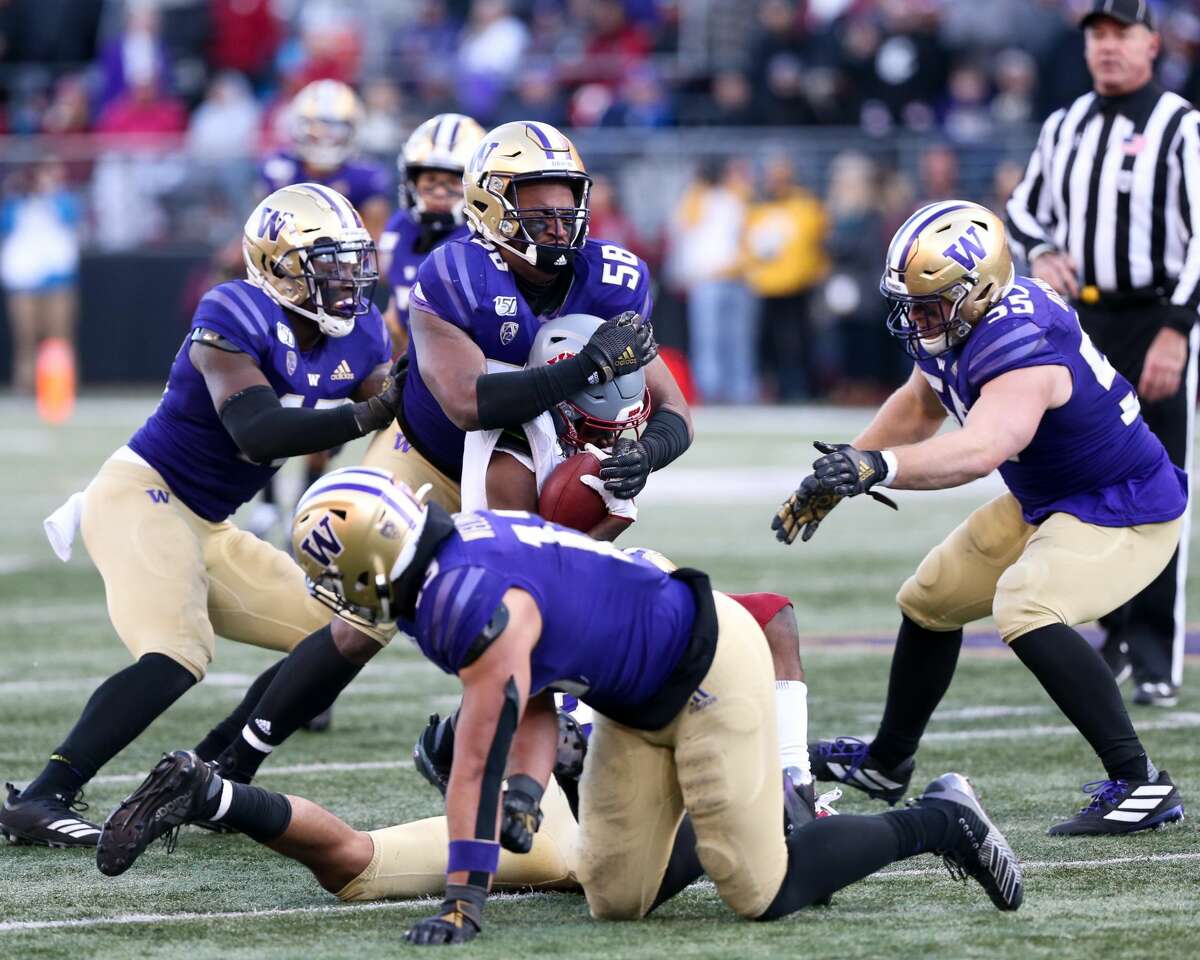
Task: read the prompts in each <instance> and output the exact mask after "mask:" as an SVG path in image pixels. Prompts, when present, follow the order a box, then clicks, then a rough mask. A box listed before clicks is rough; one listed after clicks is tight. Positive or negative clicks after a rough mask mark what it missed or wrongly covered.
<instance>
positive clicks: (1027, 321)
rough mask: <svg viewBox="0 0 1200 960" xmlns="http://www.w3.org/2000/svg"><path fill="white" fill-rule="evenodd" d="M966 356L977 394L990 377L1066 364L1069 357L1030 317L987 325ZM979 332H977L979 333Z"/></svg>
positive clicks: (973, 387) (1013, 318)
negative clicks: (1061, 351)
mask: <svg viewBox="0 0 1200 960" xmlns="http://www.w3.org/2000/svg"><path fill="white" fill-rule="evenodd" d="M985 332H986V336H984V337H981V338H980V340H979V342H977V343H975V344H973V345H972V350H971V354H970V356H969V357H967V358H966V364H967V382H968V383H969V384H970V386H971V391H972V393H973V394H974V395H975V396H979V391H980V390H982V389H983V386H984V384H986V383H987V382H988V381H989V380H994V379H995V378H996V377H998V376H1000V375H1001V374H1003V373H1008V372H1009V371H1010V370H1017V369H1019V368H1021V367H1044V366H1047V365H1059V366H1067V365H1068V364H1067V361H1066V358H1065V357H1063V355H1062V354H1061V353H1059V351H1058V350H1057V349H1056V348H1055V347H1054V346H1053V345H1052V344H1051V343H1050V341H1049V340H1048V339H1047V337H1046V331H1045V330H1044V329H1042V328H1041V327H1040V326H1038V325H1037V324H1036V323H1034V321H1033V320H1032V319H1031V318H1030V317H1028V316H1018V317H1009V318H1008V319H1006V320H1002V321H1000V322H998V323H992V324H988V325H987V326H986V327H984V329H983V330H980V331H979V333H985ZM976 335H977V334H976Z"/></svg>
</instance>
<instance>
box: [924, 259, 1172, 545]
mask: <svg viewBox="0 0 1200 960" xmlns="http://www.w3.org/2000/svg"><path fill="white" fill-rule="evenodd" d="M917 362H918V363H919V365H920V367H921V372H922V373H923V374H924V375H925V379H926V380H928V381H929V384H930V386H932V387H933V389H934V391H936V393H937V395H938V397H939V398H940V399H941V401H942V405H943V406H944V407H945V408H946V410H947V411H949V413H950V415H951V416H953V417H954V418H955V419H956V420H957V421H958V422H959V423H962V422H963V421H964V420H966V418H967V414H968V412H969V411H970V409H971V405H972V404H974V403H975V401H976V399H977V398H978V397H979V392H980V390H981V389H982V388H983V386H984V384H986V383H987V382H988V381H989V380H992V379H994V378H996V377H998V376H1000V375H1001V374H1003V373H1008V372H1009V371H1010V370H1018V369H1021V368H1023V367H1036V366H1047V365H1056V366H1062V367H1066V368H1067V370H1068V371H1069V372H1070V374H1071V379H1072V381H1073V388H1072V391H1071V399H1070V400H1068V401H1067V403H1065V404H1063V406H1061V407H1058V408H1057V409H1054V410H1047V411H1046V412H1045V414H1044V415H1043V416H1042V420H1041V423H1040V424H1039V425H1038V429H1037V432H1036V433H1035V434H1034V436H1033V439H1032V440H1031V441H1030V442H1029V446H1027V447H1026V448H1025V449H1024V450H1022V451H1021V452H1020V454H1018V455H1017V456H1016V457H1013V458H1012V459H1011V460H1009V461H1007V462H1005V463H1003V464H1001V465H1000V476H1001V477H1002V478H1003V479H1004V482H1005V484H1007V485H1008V489H1009V490H1010V491H1012V494H1013V496H1014V497H1016V498H1017V500H1018V501H1019V502H1020V504H1021V511H1022V513H1023V514H1024V517H1025V520H1026V522H1028V523H1040V522H1041V521H1043V520H1045V519H1046V517H1048V516H1050V514H1052V513H1059V512H1061V513H1069V514H1071V515H1072V516H1075V517H1078V518H1079V519H1080V520H1083V521H1084V522H1085V523H1094V524H1097V525H1099V526H1105V527H1126V526H1134V525H1136V524H1139V523H1160V522H1163V521H1166V520H1173V519H1175V518H1176V517H1178V516H1179V515H1180V514H1181V513H1183V511H1184V509H1185V508H1186V506H1187V476H1186V474H1184V473H1183V471H1182V470H1179V469H1178V468H1177V467H1175V466H1174V465H1173V464H1172V463H1171V462H1170V460H1169V459H1168V457H1167V453H1166V450H1164V449H1163V445H1162V443H1161V442H1159V440H1158V438H1157V437H1155V436H1154V434H1152V433H1151V432H1150V430H1149V428H1148V427H1147V426H1146V424H1145V421H1143V420H1142V416H1141V413H1140V411H1139V406H1138V400H1137V394H1136V393H1135V392H1134V389H1133V387H1132V386H1130V384H1129V381H1128V380H1126V379H1125V378H1124V377H1122V376H1121V375H1120V374H1119V373H1117V371H1116V370H1115V369H1113V367H1112V365H1111V364H1110V363H1109V362H1108V361H1107V360H1106V359H1105V358H1104V356H1103V355H1102V354H1101V353H1100V352H1099V351H1098V350H1097V349H1096V348H1095V346H1093V345H1092V342H1091V340H1090V339H1089V338H1088V337H1087V335H1086V334H1084V332H1083V330H1082V328H1081V327H1080V325H1079V317H1078V316H1077V315H1076V313H1075V311H1074V310H1073V309H1072V308H1071V307H1069V306H1068V305H1067V304H1066V303H1065V302H1064V301H1063V300H1062V299H1061V298H1060V297H1059V296H1058V294H1056V293H1055V292H1054V291H1053V290H1052V289H1051V288H1050V287H1048V286H1046V285H1045V284H1043V283H1042V282H1041V281H1038V280H1031V279H1029V278H1028V277H1018V278H1017V281H1016V284H1015V285H1014V286H1013V288H1012V290H1011V291H1009V293H1008V294H1007V296H1005V297H1004V299H1003V300H1001V301H1000V302H999V303H998V304H997V305H996V306H995V307H993V308H992V310H991V311H990V312H989V313H988V314H987V316H985V317H984V318H983V320H982V321H980V323H979V324H978V325H977V326H976V327H975V329H974V330H973V331H972V332H971V334H970V336H968V337H967V339H966V340H964V341H963V342H962V343H960V344H958V345H956V346H954V347H953V348H951V349H950V350H947V351H946V352H945V353H943V354H941V355H940V356H937V357H930V356H927V355H925V354H924V352H922V354H921V357H920V358H919V360H918V361H917Z"/></svg>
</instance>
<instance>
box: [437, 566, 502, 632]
mask: <svg viewBox="0 0 1200 960" xmlns="http://www.w3.org/2000/svg"><path fill="white" fill-rule="evenodd" d="M482 579H483V568H482V567H472V568H471V570H470V571H469V572H468V573H467V575H466V576H465V577H463V580H462V585H461V586H460V587H459V588H458V589H457V590H455V591H454V599H453V601H451V604H450V622H449V623H448V624H447V625H446V637H447V639H449V641H450V642H451V643H453V642H454V641H455V639H456V638H457V635H458V628H459V625H460V624H461V623H462V619H463V614H464V613H466V612H467V611H468V610H469V609H471V608H472V607H473V606H476V604H475V603H473V602H472V601H474V599H475V588H476V587H477V586H479V581H480V580H482ZM480 613H484V615H485V616H487V617H488V618H489V619H490V617H491V615H492V611H491V610H488V611H486V612H485V611H480ZM468 639H473V638H468Z"/></svg>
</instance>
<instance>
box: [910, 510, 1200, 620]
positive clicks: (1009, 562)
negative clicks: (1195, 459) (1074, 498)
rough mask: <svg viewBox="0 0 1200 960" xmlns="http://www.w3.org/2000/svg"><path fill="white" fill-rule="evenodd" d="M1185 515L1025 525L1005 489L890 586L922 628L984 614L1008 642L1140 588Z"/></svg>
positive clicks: (1098, 612)
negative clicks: (1111, 523)
mask: <svg viewBox="0 0 1200 960" xmlns="http://www.w3.org/2000/svg"><path fill="white" fill-rule="evenodd" d="M1182 524H1183V518H1182V517H1181V518H1179V519H1176V520H1170V521H1168V522H1166V523H1147V524H1141V525H1139V526H1134V527H1101V526H1097V525H1096V524H1091V523H1084V522H1083V521H1082V520H1079V519H1078V518H1077V517H1073V516H1071V515H1070V514H1067V513H1054V514H1051V515H1050V516H1049V517H1047V518H1046V520H1044V521H1043V522H1042V523H1041V524H1040V525H1038V526H1033V525H1031V524H1028V523H1026V522H1025V520H1024V518H1023V517H1022V516H1021V506H1020V504H1019V503H1018V502H1017V499H1016V498H1015V497H1014V496H1013V495H1012V494H1011V493H1005V494H1002V495H1001V496H999V497H997V498H996V499H995V500H992V501H991V502H989V503H986V504H984V505H983V506H982V507H980V508H979V509H977V510H976V511H975V512H974V513H972V514H971V515H970V516H969V517H967V519H966V520H965V521H964V522H963V523H962V524H960V525H959V526H958V527H957V528H956V529H955V530H954V531H953V532H952V533H951V534H950V535H949V536H948V537H947V538H946V539H945V540H943V541H942V542H941V543H940V544H938V545H937V546H936V547H934V548H933V549H932V550H931V551H930V552H929V554H928V555H927V556H926V557H925V559H924V560H922V561H921V565H920V566H919V567H918V568H917V572H916V573H915V574H913V575H912V576H911V577H909V578H908V580H907V581H905V583H904V586H902V587H901V588H900V592H899V593H898V594H897V595H896V602H897V603H898V604H899V606H900V609H901V610H902V611H904V614H905V615H906V616H907V617H908V618H909V619H910V620H913V621H915V622H916V623H918V624H920V625H921V626H923V627H925V628H926V629H927V630H956V629H958V628H959V627H962V626H963V625H964V624H968V623H971V622H973V621H975V620H979V619H981V618H983V617H986V616H988V615H989V614H991V615H992V616H994V617H995V620H996V627H997V628H998V629H999V631H1000V636H1001V637H1003V638H1004V641H1005V642H1006V643H1011V642H1012V641H1013V640H1016V639H1017V638H1018V637H1021V636H1023V635H1024V634H1026V633H1029V632H1030V631H1031V630H1036V629H1038V628H1039V627H1045V626H1049V625H1050V624H1052V623H1065V624H1067V625H1068V626H1074V625H1075V624H1078V623H1086V622H1087V621H1089V620H1096V619H1098V618H1099V617H1102V616H1104V615H1105V614H1106V613H1110V612H1111V611H1113V610H1115V609H1116V608H1117V607H1119V606H1120V605H1121V604H1123V603H1125V602H1126V601H1127V600H1129V599H1130V598H1131V597H1133V596H1135V595H1136V594H1138V593H1139V592H1140V591H1141V590H1142V589H1143V588H1144V587H1145V586H1146V585H1147V584H1149V583H1150V581H1151V580H1153V579H1154V578H1155V577H1156V576H1158V574H1159V572H1160V571H1161V570H1162V569H1163V567H1165V566H1166V565H1167V562H1168V561H1169V560H1170V559H1171V555H1172V554H1173V553H1174V552H1175V548H1176V547H1177V546H1178V545H1179V532H1180V529H1181V527H1182Z"/></svg>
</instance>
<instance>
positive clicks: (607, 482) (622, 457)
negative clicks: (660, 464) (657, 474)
mask: <svg viewBox="0 0 1200 960" xmlns="http://www.w3.org/2000/svg"><path fill="white" fill-rule="evenodd" d="M650 469H651V463H650V451H649V450H647V449H646V445H645V444H644V443H642V441H641V440H630V439H629V438H628V437H622V438H621V439H620V440H618V441H617V442H616V443H614V444H613V447H612V456H610V457H609V458H608V459H607V460H601V461H600V479H601V480H603V481H604V486H605V489H607V490H611V491H612V493H613V495H614V496H617V497H620V498H621V499H622V500H632V499H633V498H634V497H636V496H637V495H638V494H639V493H641V492H642V488H643V487H645V486H646V481H647V480H648V479H649V478H650Z"/></svg>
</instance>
